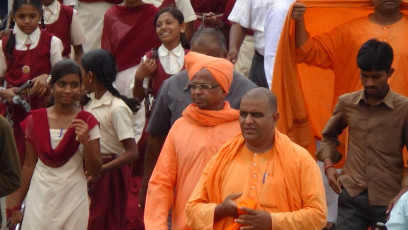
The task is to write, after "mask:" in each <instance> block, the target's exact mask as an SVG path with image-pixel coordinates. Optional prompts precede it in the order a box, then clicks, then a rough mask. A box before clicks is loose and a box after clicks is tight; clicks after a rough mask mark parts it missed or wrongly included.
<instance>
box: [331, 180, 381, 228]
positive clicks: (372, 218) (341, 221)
mask: <svg viewBox="0 0 408 230" xmlns="http://www.w3.org/2000/svg"><path fill="white" fill-rule="evenodd" d="M338 210H339V211H338V214H337V230H367V228H368V226H371V229H375V224H376V223H377V222H382V223H385V221H386V219H387V214H386V213H385V211H386V210H387V206H370V205H369V203H368V192H367V190H365V191H364V192H362V193H361V194H359V195H357V196H355V197H350V195H349V194H348V192H347V191H346V189H344V188H343V189H342V191H341V193H340V195H339V202H338Z"/></svg>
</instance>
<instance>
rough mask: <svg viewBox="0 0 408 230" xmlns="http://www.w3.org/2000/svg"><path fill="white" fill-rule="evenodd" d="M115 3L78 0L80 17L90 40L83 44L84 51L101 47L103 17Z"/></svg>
mask: <svg viewBox="0 0 408 230" xmlns="http://www.w3.org/2000/svg"><path fill="white" fill-rule="evenodd" d="M113 5H114V4H112V3H109V2H104V1H100V2H82V1H78V5H77V6H78V7H77V9H78V18H79V21H80V23H81V25H82V28H83V29H84V31H85V34H86V37H87V38H88V41H87V42H85V43H84V44H82V46H83V48H84V52H85V53H86V52H88V51H91V50H94V49H100V48H101V38H102V29H103V17H104V15H105V13H106V11H107V10H108V9H109V8H110V7H112V6H113Z"/></svg>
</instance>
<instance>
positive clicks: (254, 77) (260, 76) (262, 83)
mask: <svg viewBox="0 0 408 230" xmlns="http://www.w3.org/2000/svg"><path fill="white" fill-rule="evenodd" d="M248 75H249V76H248V78H249V80H251V81H252V82H253V83H255V84H256V85H257V86H259V87H265V88H268V89H269V85H268V82H267V81H266V77H265V69H264V56H263V55H262V54H260V53H258V52H256V51H255V54H254V57H253V58H252V64H251V69H250V70H249V74H248ZM269 77H270V78H272V76H269Z"/></svg>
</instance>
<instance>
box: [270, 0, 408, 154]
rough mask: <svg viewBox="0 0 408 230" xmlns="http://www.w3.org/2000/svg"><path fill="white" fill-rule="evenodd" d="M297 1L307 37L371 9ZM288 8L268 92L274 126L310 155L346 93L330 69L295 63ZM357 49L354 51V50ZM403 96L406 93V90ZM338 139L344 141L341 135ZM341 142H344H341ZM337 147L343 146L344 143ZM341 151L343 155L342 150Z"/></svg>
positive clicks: (365, 1)
mask: <svg viewBox="0 0 408 230" xmlns="http://www.w3.org/2000/svg"><path fill="white" fill-rule="evenodd" d="M298 2H300V3H303V4H305V5H306V7H307V10H306V12H305V25H306V30H307V31H308V33H309V37H311V36H313V35H316V34H321V33H324V32H329V31H331V30H332V29H333V28H335V27H337V26H339V25H341V24H343V23H345V22H347V21H350V20H352V19H355V18H359V17H364V16H368V15H369V14H370V13H372V12H373V6H372V1H371V0H340V1H332V0H299V1H298ZM292 7H293V5H292ZM292 7H291V8H290V9H289V11H288V15H287V17H286V21H285V24H284V25H283V29H282V34H281V38H280V41H279V45H278V48H277V53H276V59H275V66H274V73H273V83H272V91H273V92H274V93H275V94H276V95H277V98H278V111H279V113H280V117H279V122H278V129H279V130H281V131H282V132H283V133H285V134H287V135H288V136H289V137H290V138H291V139H292V140H293V141H294V142H296V143H297V144H299V145H301V146H303V147H305V148H306V149H308V150H309V152H310V153H311V154H312V155H314V153H315V138H317V139H320V138H321V137H322V136H321V132H322V130H323V128H324V126H325V124H326V122H327V121H328V119H329V118H330V116H331V114H332V111H333V108H334V106H335V104H336V103H337V97H338V96H340V95H341V94H344V93H347V92H342V89H339V88H336V87H335V76H334V73H333V71H332V70H331V69H323V68H319V67H315V66H308V65H306V64H303V63H297V62H296V49H295V39H294V20H292V19H291V11H292ZM401 9H402V12H403V13H407V12H408V0H404V1H403V2H402V4H401ZM367 40H368V39H367ZM346 48H347V47H346ZM357 52H358V50H356V51H355V53H357ZM335 55H336V54H335ZM339 55H341V54H339ZM350 58H352V59H356V57H353V55H350ZM356 68H357V64H356ZM342 77H344V76H342ZM347 77H348V78H346V79H344V80H345V81H348V80H350V79H352V80H353V81H359V76H347ZM342 80H343V79H342ZM360 88H362V86H360ZM355 90H358V89H355ZM397 92H398V91H397ZM403 94H404V93H403ZM404 95H406V96H408V90H407V91H406V93H405V94H404ZM342 139H343V140H344V135H343V137H342ZM341 142H342V143H344V141H341ZM341 149H344V146H343V148H341ZM341 152H342V153H343V155H344V154H345V152H344V150H341ZM344 158H345V157H343V160H344Z"/></svg>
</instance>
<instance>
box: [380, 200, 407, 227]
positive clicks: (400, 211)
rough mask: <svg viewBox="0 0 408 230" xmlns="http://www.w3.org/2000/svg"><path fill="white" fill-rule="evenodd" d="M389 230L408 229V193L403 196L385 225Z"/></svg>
mask: <svg viewBox="0 0 408 230" xmlns="http://www.w3.org/2000/svg"><path fill="white" fill-rule="evenodd" d="M385 225H386V226H387V229H388V230H406V229H408V192H406V193H405V194H404V195H402V196H401V198H400V199H399V200H398V202H397V204H396V205H395V206H394V208H393V209H392V211H391V214H390V219H389V220H388V222H387V223H386V224H385Z"/></svg>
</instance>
